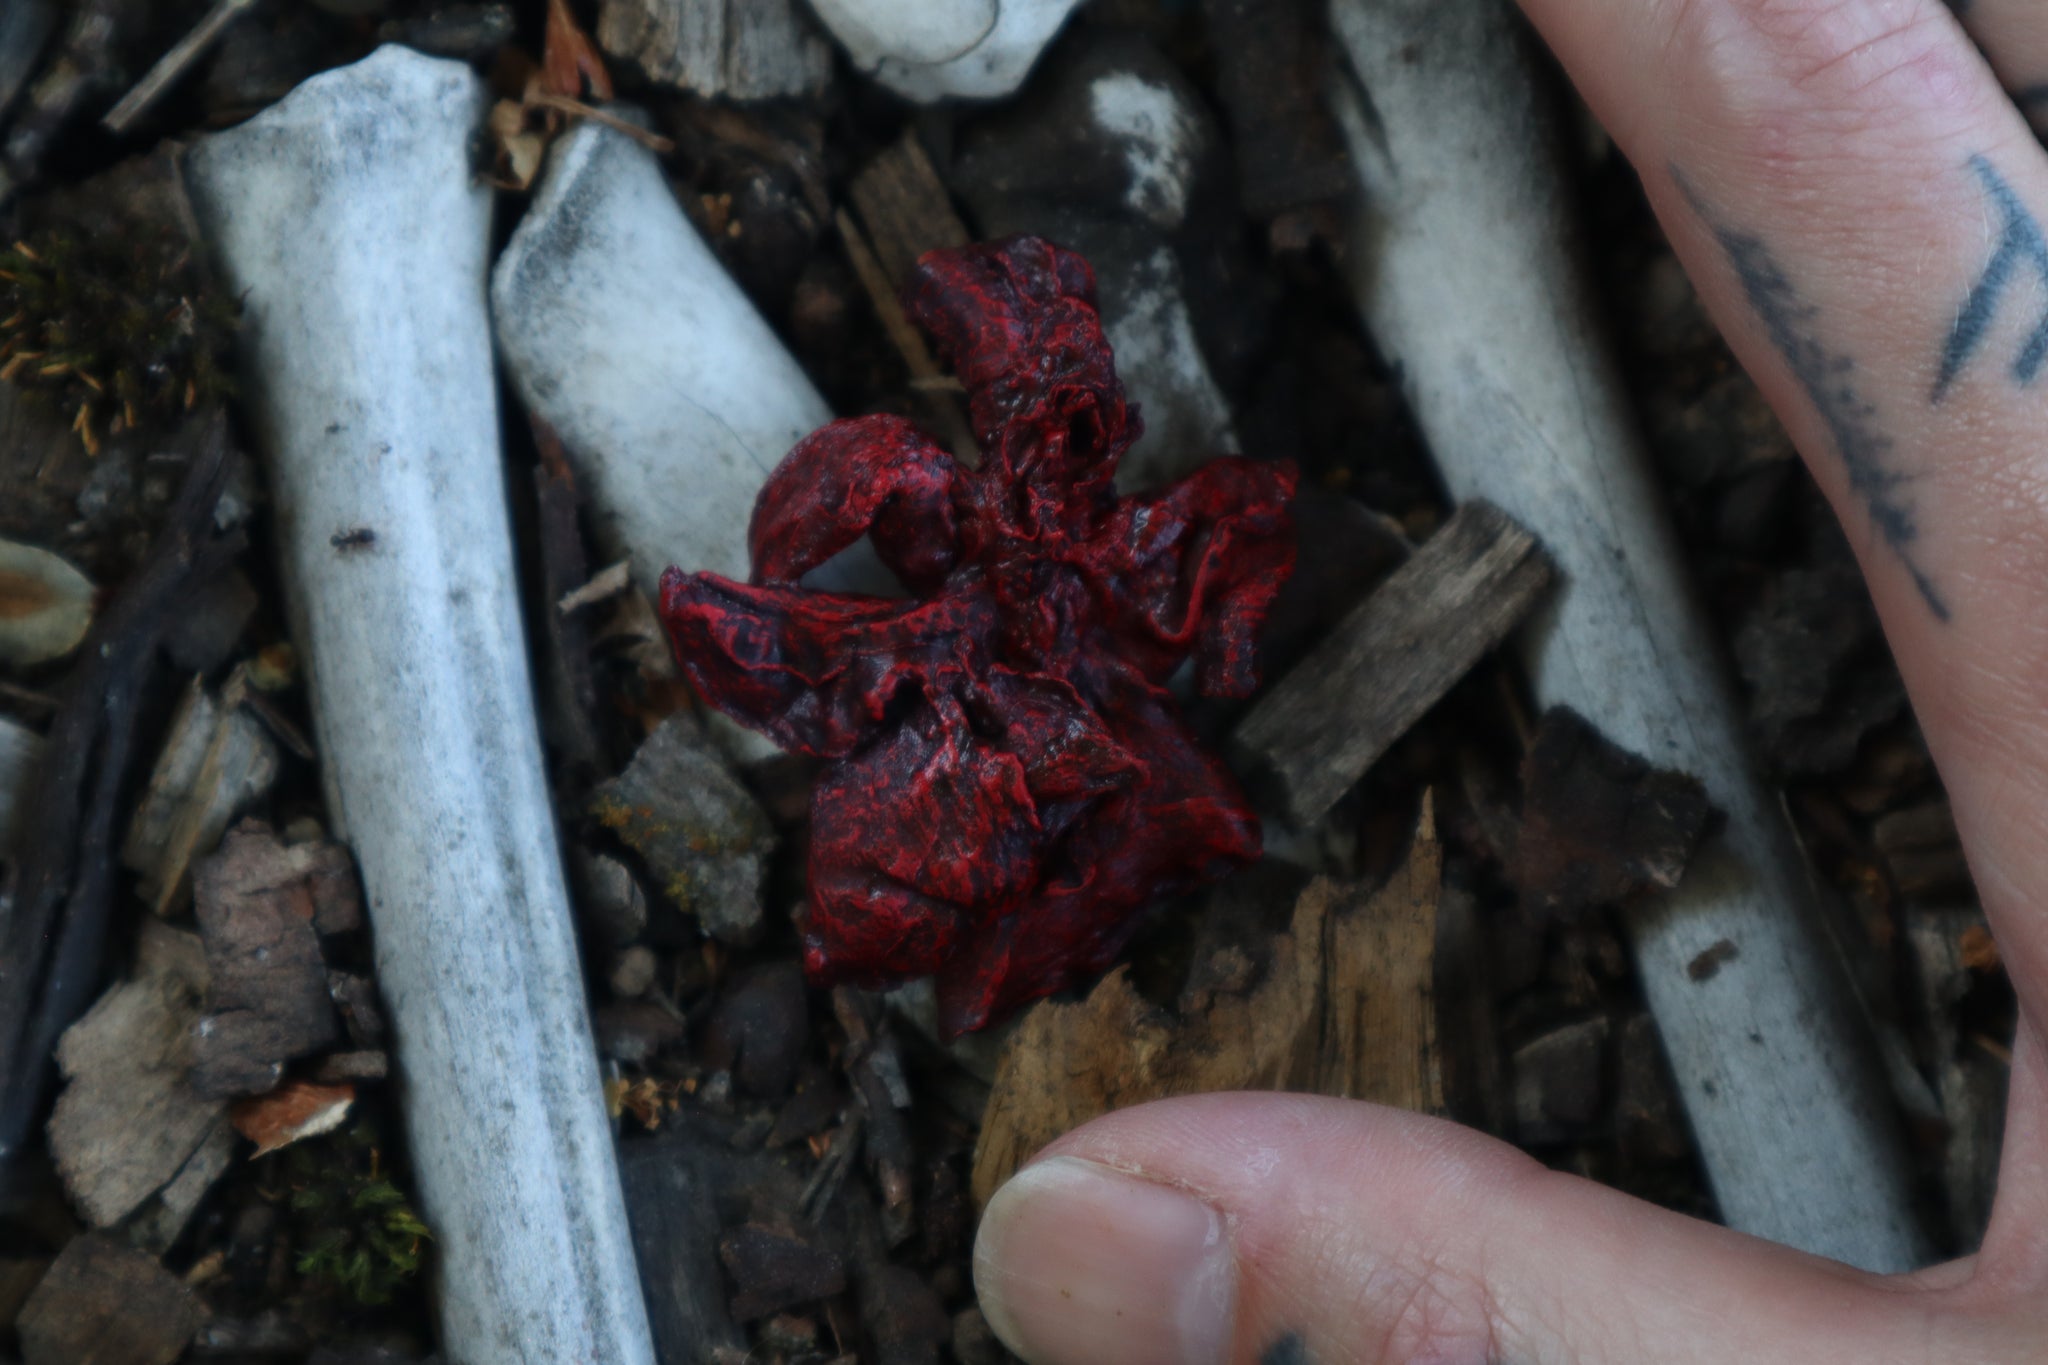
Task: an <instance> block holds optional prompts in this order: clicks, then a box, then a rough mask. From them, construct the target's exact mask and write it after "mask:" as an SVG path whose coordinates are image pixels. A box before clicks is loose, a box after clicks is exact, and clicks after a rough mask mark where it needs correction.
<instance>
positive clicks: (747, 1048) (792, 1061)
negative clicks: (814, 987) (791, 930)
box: [702, 960, 810, 1103]
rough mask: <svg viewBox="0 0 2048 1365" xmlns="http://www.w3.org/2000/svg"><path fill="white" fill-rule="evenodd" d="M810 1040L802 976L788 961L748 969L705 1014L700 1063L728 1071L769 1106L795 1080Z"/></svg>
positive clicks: (747, 1090)
mask: <svg viewBox="0 0 2048 1365" xmlns="http://www.w3.org/2000/svg"><path fill="white" fill-rule="evenodd" d="M809 1040H810V1016H809V1002H808V1001H807V1000H806V999H805V996H804V978H803V971H802V968H800V967H799V966H798V965H797V963H796V962H795V961H794V960H791V961H786V962H771V963H765V964H763V965H761V966H758V967H754V968H751V969H750V970H748V971H747V972H745V973H744V974H742V975H741V976H739V977H737V978H735V979H734V980H733V982H732V983H731V984H730V985H729V986H727V987H726V989H725V992H724V993H723V994H722V995H721V996H720V997H719V1000H718V1005H717V1007H716V1008H715V1009H714V1010H713V1011H712V1012H711V1022H710V1026H709V1028H708V1030H707V1032H706V1037H705V1040H704V1045H703V1049H702V1052H703V1056H704V1060H705V1063H706V1064H707V1065H709V1066H710V1067H712V1068H713V1069H714V1070H718V1071H730V1072H732V1073H733V1080H734V1081H736V1082H737V1083H738V1085H739V1088H740V1089H741V1090H742V1091H744V1092H745V1093H747V1094H749V1095H753V1096H756V1097H758V1098H760V1099H763V1100H766V1101H768V1102H770V1103H775V1102H778V1101H780V1100H781V1099H782V1098H783V1097H784V1096H785V1095H787V1094H788V1093H789V1088H790V1086H791V1084H793V1083H794V1082H795V1080H796V1069H797V1064H798V1063H799V1062H801V1061H802V1060H803V1055H804V1047H805V1044H806V1043H808V1042H809Z"/></svg>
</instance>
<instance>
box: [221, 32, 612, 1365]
mask: <svg viewBox="0 0 2048 1365" xmlns="http://www.w3.org/2000/svg"><path fill="white" fill-rule="evenodd" d="M486 101H487V96H486V92H485V89H484V85H483V82H482V81H480V80H479V79H478V78H477V77H476V76H475V75H474V74H473V73H472V72H471V71H470V70H469V69H468V68H467V67H465V66H462V65H460V64H458V63H455V62H448V61H439V60H435V59H432V58H428V57H423V56H420V55H418V54H415V53H412V52H409V51H407V50H405V49H403V48H397V47H386V48H383V49H380V50H379V51H378V52H376V53H375V54H373V55H372V56H370V57H369V58H367V59H365V60H363V61H361V62H358V63H357V64H355V65H353V66H349V67H344V68H341V69H339V70H336V71H331V72H328V73H325V74H323V75H320V76H316V77H314V78H313V79H311V80H309V81H307V82H306V83H305V84H304V85H301V86H300V87H299V88H298V89H297V90H295V91H294V92H293V93H292V94H291V95H290V96H288V97H287V98H286V99H285V100H283V101H282V102H281V103H279V104H277V105H275V106H273V107H272V108H270V109H269V110H267V111H266V112H265V113H263V114H261V115H259V116H258V117H257V118H255V119H253V120H251V121H250V122H248V123H245V124H243V125H241V126H240V127H238V128H235V129H233V130H231V131H229V132H224V133H219V134H215V135H213V136H211V137H208V138H206V139H204V140H202V141H201V142H200V143H199V144H198V145H197V146H195V147H194V148H193V149H192V150H191V152H190V153H189V154H188V160H187V168H186V173H187V181H188V184H189V185H190V188H191V190H192V193H193V199H194V203H195V208H196V209H197V211H198V214H199V218H200V222H201V224H202V226H203V228H204V230H205V232H206V235H207V237H208V239H209V241H210V245H211V246H212V248H213V249H214V251H215V252H216V253H217V255H218V257H219V260H220V263H221V266H222V268H223V271H224V272H225V275H226V277H227V280H228V282H229V285H230V287H231V288H232V289H233V291H234V292H235V293H236V294H238V295H240V296H241V297H242V299H243V308H244V338H243V339H244V345H245V359H246V362H247V375H248V388H249V394H250V397H251V399H252V413H253V416H254V418H255V425H256V429H257V431H258V433H259V435H260V437H261V440H262V443H263V445H264V447H265V453H266V455H267V456H268V459H269V475H270V485H271V490H272V493H273V496H274V499H275V509H276V516H277V536H278V542H279V546H280V549H281V552H282V557H283V560H284V570H285V585H286V590H287V593H288V596H289V601H290V605H291V610H292V618H293V630H294V635H295V638H296V640H297V642H298V645H299V647H300V649H301V650H303V651H304V653H305V655H306V657H307V661H308V676H309V680H310V686H311V692H312V703H313V714H314V720H315V724H316V727H317V730H318V737H319V741H320V752H321V763H322V777H323V779H324V781H325V785H326V792H327V801H328V807H329V813H330V815H331V816H332V818H333V822H334V824H335V825H336V827H337V829H338V831H339V832H340V834H341V836H342V837H345V838H346V839H347V840H348V842H349V843H350V844H352V845H353V847H354V850H355V853H356V857H357V859H358V861H359V863H360V865H361V868H362V875H363V884H364V889H365V891H366V893H367V899H368V903H369V906H370V913H371V918H372V921H373V924H374V928H375V931H376V948H377V969H378V980H379V983H380V985H381V987H382V989H383V992H384V996H385V998H386V1000H387V1002H388V1003H389V1006H390V1011H391V1015H392V1018H393V1024H394V1027H395V1030H396V1033H397V1041H398V1060H399V1063H400V1068H401V1071H402V1074H403V1076H404V1078H405V1085H406V1089H405V1094H404V1099H405V1116H406V1124H407V1130H408V1134H409V1137H410V1140H411V1150H412V1156H413V1162H414V1166H415V1169H416V1171H417V1174H418V1179H419V1188H420V1199H421V1205H422V1208H423V1211H424V1212H425V1214H426V1216H427V1219H428V1221H429V1223H430V1224H431V1225H432V1226H433V1229H434V1232H435V1248H436V1257H437V1260H438V1263H439V1268H440V1284H439V1297H440V1302H439V1311H440V1319H441V1327H442V1336H443V1342H442V1350H443V1353H444V1355H445V1356H446V1357H447V1358H448V1359H449V1360H450V1361H451V1362H454V1363H455V1365H500V1362H534V1365H540V1362H556V1361H565V1360H593V1361H597V1360H601V1361H605V1362H607V1363H608V1365H610V1363H612V1362H619V1363H621V1365H651V1362H652V1359H653V1353H652V1348H651V1346H650V1344H649V1341H648V1333H647V1319H646V1311H645V1307H644V1304H643V1301H642V1298H641V1293H640V1286H639V1282H638V1279H637V1277H636V1275H635V1273H634V1263H633V1251H632V1245H631V1241H630V1239H629V1237H628V1233H627V1227H626V1219H625V1210H624V1206H623V1201H622V1199H621V1196H620V1192H619V1183H618V1173H617V1170H616V1168H615V1163H614V1160H613V1155H612V1141H611V1135H610V1132H609V1128H608V1125H607V1122H606V1118H605V1113H604V1106H603V1099H602V1094H601V1090H600V1083H599V1075H598V1066H597V1058H596V1053H595V1049H594V1047H593V1045H592V1041H591V1032H590V1023H589V1019H588V1017H587V1014H586V1008H585V1003H584V986H583V979H582V975H581V972H580V971H579V969H578V965H577V950H576V941H575V937H574V932H573V929H572V926H571V921H570V914H569V904H568V898H567V894H566V892H565V890H564V887H563V875H562V867H561V860H560V853H559V848H558V845H557V842H556V833H555V825H554V816H553V810H552V806H551V804H550V798H549V792H548V785H547V781H546V773H545V771H544V769H543V766H542V757H541V747H540V735H539V731H538V727H537V724H536V721H535V717H534V709H533V698H532V695H531V684H530V682H529V678H528V667H527V658H526V648H525V642H524V639H523V634H522V628H521V622H520V608H519V601H518V596H517V588H516V576H515V572H514V565H513V548H512V534H511V527H510V518H509V514H508V510H507V506H506V492H505V489H506V482H505V472H504V468H503V460H502V455H501V451H500V446H499V439H498V411H497V391H496V387H495V384H494V381H493V374H492V365H491V335H490V323H489V317H488V312H487V307H486V301H485V274H486V270H487V265H488V255H489V244H490V215H491V202H490V194H489V191H488V190H487V189H485V188H484V187H483V186H482V184H481V182H480V181H479V180H478V178H477V176H476V174H475V171H474V168H473V166H472V164H471V153H470V148H471V141H472V139H473V137H474V136H475V135H476V133H477V132H478V131H479V129H480V128H481V126H482V123H483V117H484V110H485V106H486Z"/></svg>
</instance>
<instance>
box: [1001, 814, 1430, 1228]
mask: <svg viewBox="0 0 2048 1365" xmlns="http://www.w3.org/2000/svg"><path fill="white" fill-rule="evenodd" d="M1442 871H1443V858H1442V852H1441V850H1440V849H1439V848H1438V846H1437V842H1436V827H1435V819H1434V817H1433V815H1432V814H1431V813H1430V808H1429V806H1428V805H1427V804H1425V806H1424V811H1423V817H1422V822H1421V826H1420V828H1418V830H1417V831H1416V834H1415V841H1414V844H1413V846H1412V847H1411V848H1410V849H1409V852H1408V857H1407V859H1406V860H1405V861H1404V863H1403V865H1402V867H1401V868H1400V870H1398V871H1397V872H1395V874H1394V875H1393V877H1392V878H1391V879H1389V880H1388V882H1387V884H1386V885H1385V886H1383V887H1381V888H1380V889H1379V890H1378V891H1376V892H1373V893H1370V894H1368V893H1367V892H1366V891H1365V890H1364V889H1363V888H1361V887H1358V886H1355V885H1340V884H1338V883H1334V882H1331V881H1329V880H1327V879H1319V880H1317V881H1315V882H1313V883H1312V884H1311V885H1310V886H1309V888H1308V889H1307V890H1306V891H1304V892H1303V893H1302V895H1301V898H1300V900H1299V901H1298V902H1297V903H1296V905H1295V909H1294V917H1293V923H1292V927H1291V928H1290V930H1289V931H1288V932H1287V933H1285V934H1282V935H1280V936H1279V937H1277V938H1276V939H1275V940H1274V941H1273V943H1272V946H1271V952H1270V955H1269V957H1268V961H1267V965H1266V970H1265V974H1264V976H1263V978H1262V979H1260V980H1259V981H1257V982H1256V983H1255V984H1251V985H1250V986H1249V988H1248V989H1245V990H1243V991H1241V992H1238V993H1231V992H1228V991H1225V990H1222V989H1219V988H1217V987H1216V986H1215V985H1213V984H1212V985H1210V986H1209V988H1208V991H1207V995H1206V1007H1205V1008H1203V1009H1202V1010H1201V1011H1200V1012H1199V1013H1197V1014H1193V1015H1187V1016H1182V1017H1179V1018H1176V1017H1174V1016H1172V1015H1170V1014H1168V1013H1167V1012H1166V1011H1164V1010H1161V1009H1159V1008H1157V1007H1155V1006H1153V1005H1151V1004H1149V1003H1148V1002H1146V1001H1145V1000H1144V999H1142V998H1141V997H1140V996H1139V995H1138V993H1137V991H1136V990H1134V989H1133V988H1132V986H1131V983H1130V977H1129V973H1128V969H1126V968H1121V967H1120V968H1118V969H1117V970H1116V971H1114V972H1112V973H1111V974H1110V975H1109V976H1107V977H1105V978H1103V980H1102V982H1101V983H1100V984H1099V985H1098V986H1096V988H1095V989H1094V990H1093V991H1092V992H1091V993H1090V994H1089V996H1088V998H1087V999H1086V1000H1083V1001H1080V1002H1078V1003H1074V1004H1063V1003H1056V1002H1051V1001H1047V1002H1043V1003H1041V1004H1039V1005H1036V1006H1034V1007H1033V1008H1032V1010H1031V1011H1030V1012H1029V1013H1028V1014H1026V1015H1025V1016H1024V1018H1023V1021H1022V1022H1021V1023H1020V1024H1019V1026H1018V1028H1017V1031H1016V1032H1015V1034H1013V1035H1012V1037H1011V1039H1010V1042H1009V1045H1008V1046H1007V1047H1006V1048H1005V1049H1004V1052H1003V1059H1002V1062H1001V1063H1000V1064H999V1065H998V1067H997V1069H996V1077H995V1085H994V1088H993V1091H992V1093H991V1094H990V1096H989V1103H988V1110H987V1113H986V1114H985V1115H984V1117H983V1120H982V1129H981V1139H980V1142H979V1144H978V1145H977V1147H976V1148H975V1154H974V1197H975V1200H976V1202H977V1203H979V1204H986V1203H987V1202H988V1199H989V1196H990V1195H992V1194H994V1193H995V1190H996V1187H997V1186H999V1185H1001V1184H1002V1182H1003V1181H1005V1180H1007V1179H1008V1178H1009V1177H1010V1175H1011V1173H1012V1172H1014V1171H1015V1170H1016V1169H1017V1168H1018V1167H1019V1166H1021V1165H1022V1164H1023V1163H1024V1162H1025V1161H1026V1160H1028V1159H1029V1158H1030V1157H1031V1155H1032V1154H1033V1153H1035V1152H1037V1151H1038V1150H1039V1149H1040V1148H1042V1147H1044V1146H1045V1145H1046V1144H1047V1143H1049V1142H1051V1141H1052V1140H1053V1139H1054V1138H1057V1137H1059V1136H1060V1135H1061V1134H1063V1133H1066V1132H1068V1131H1069V1130H1071V1129H1073V1128H1077V1127H1079V1126H1080V1125H1081V1124H1083V1123H1086V1122H1087V1121H1088V1120H1090V1119H1093V1118H1096V1117H1097V1116H1099V1115H1102V1114H1106V1113H1109V1112H1110V1111H1111V1110H1115V1109H1123V1108H1126V1107H1128V1106H1130V1105H1134V1104H1143V1103H1145V1102H1146V1101H1148V1100H1156V1099H1164V1098H1166V1097H1168V1096H1172V1095H1193V1094H1203V1093H1207V1092H1210V1091H1219V1090H1304V1091H1310V1092H1313V1093H1317V1094H1324V1095H1337V1096H1343V1097H1346V1098H1350V1099H1362V1100H1371V1101H1374V1102H1376V1103H1381V1104H1393V1105H1399V1106H1401V1107H1403V1108H1409V1109H1417V1110H1421V1111H1423V1112H1427V1113H1435V1112H1441V1110H1442V1107H1443V1084H1442V1078H1441V1074H1440V1072H1441V1066H1440V1059H1439V1057H1438V1053H1437V1045H1436V1004H1435V988H1434V981H1433V974H1434V973H1433V964H1434V949H1435V931H1436V914H1437V900H1438V894H1439V890H1440V887H1441V884H1442Z"/></svg>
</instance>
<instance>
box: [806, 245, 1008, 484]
mask: <svg viewBox="0 0 2048 1365" xmlns="http://www.w3.org/2000/svg"><path fill="white" fill-rule="evenodd" d="M833 221H834V222H836V223H837V224H838V225H839V238H840V240H841V241H842V242H844V243H845V244H846V259H847V260H848V261H850V262H852V264H853V273H854V274H856V275H858V276H860V284H861V288H862V289H865V290H866V291H867V295H868V301H869V302H870V303H872V304H873V305H874V309H875V316H876V317H877V318H878V319H879V320H880V321H881V324H882V330H883V331H884V332H887V333H888V334H889V341H890V343H891V344H892V345H894V346H895V347H896V351H897V353H898V354H899V355H901V356H902V357H903V364H904V366H905V367H906V368H908V369H909V371H910V380H911V384H912V386H913V387H914V388H916V389H917V391H918V400H919V404H920V406H922V407H923V408H924V410H925V420H926V421H927V422H929V423H930V424H931V425H932V427H933V429H934V430H935V431H936V432H937V433H938V434H939V435H940V436H941V437H942V438H943V439H944V440H945V442H946V447H947V449H949V450H951V451H952V452H953V458H954V459H956V460H958V461H960V463H962V464H964V465H966V466H968V467H969V468H970V469H971V468H973V467H974V466H976V465H978V464H980V463H981V451H980V447H979V446H977V445H976V444H975V441H974V434H973V432H972V430H971V429H970V428H969V427H968V425H967V417H966V414H965V413H963V412H962V411H961V410H960V403H959V400H958V398H957V397H956V396H955V395H953V394H951V393H948V392H946V391H945V389H944V387H943V386H942V381H943V379H944V377H945V373H944V371H942V370H941V369H940V368H939V362H938V361H936V360H934V359H933V358H932V352H931V348H930V347H929V346H927V345H926V344H925V339H924V334H923V333H922V332H920V331H918V330H917V328H916V327H915V326H914V325H912V323H911V321H910V318H909V316H908V315H907V314H906V313H905V312H904V311H903V302H902V299H901V297H900V296H899V295H898V293H897V287H898V285H899V284H900V283H901V277H898V278H897V279H895V280H892V279H891V278H890V277H889V274H888V273H887V272H886V271H885V270H884V269H883V268H882V263H881V261H880V260H879V259H877V257H876V255H875V252H874V249H873V248H872V247H871V246H869V244H868V241H867V238H866V237H864V236H863V235H862V234H861V230H860V228H859V227H857V226H855V224H854V221H853V219H852V218H851V217H850V216H848V214H847V212H846V210H845V209H841V210H839V212H838V214H837V215H835V217H834V219H833Z"/></svg>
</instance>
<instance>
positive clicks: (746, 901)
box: [590, 715, 775, 943]
mask: <svg viewBox="0 0 2048 1365" xmlns="http://www.w3.org/2000/svg"><path fill="white" fill-rule="evenodd" d="M590 809H591V813H592V815H593V816H595V817H596V819H597V821H598V823H600V824H602V825H604V826H605V827H606V828H608V829H610V830H612V831H614V832H615V833H616V834H617V835H618V836H619V837H620V838H621V839H623V840H625V842H626V843H627V844H628V845H630V846H631V847H632V848H633V850H634V851H635V852H637V853H638V854H639V855H640V856H641V857H642V858H644V859H645V860H646V862H647V866H648V870H649V871H651V872H652V873H653V874H654V876H655V878H656V879H657V880H658V881H659V882H660V884H661V887H662V890H663V891H664V892H666V893H667V895H668V898H669V899H670V900H671V901H673V902H674V903H675V905H676V907H677V908H678V909H680V910H682V911H683V912H684V913H686V914H690V915H695V916H696V917H697V921H698V923H699V924H701V925H702V926H703V927H704V931H705V932H706V933H708V934H711V935H712V936H713V937H715V938H719V939H722V940H724V941H726V942H729V943H743V942H746V941H747V940H749V939H751V938H752V937H753V936H754V934H755V933H756V932H757V931H758V930H759V929H760V927H761V877H762V873H763V871H764V868H765V864H766V860H767V857H768V855H769V854H770V853H771V852H773V851H774V848H775V834H774V831H773V830H772V829H771V828H770V827H769V824H768V817H767V815H766V813H765V812H763V811H762V809H761V808H760V806H759V805H757V804H756V803H755V801H754V798H753V797H752V796H750V795H749V794H748V792H747V789H746V788H745V787H743V786H741V785H740V782H739V779H738V778H736V777H734V776H733V775H732V771H731V769H730V768H728V767H727V766H726V763H725V759H724V758H723V757H722V756H721V755H720V754H719V752H718V750H717V748H716V747H715V746H714V745H713V744H712V743H711V741H710V740H709V739H708V738H706V737H705V735H704V734H703V733H702V731H700V730H699V729H698V727H697V723H696V721H695V720H693V719H692V718H691V717H689V716H688V715H677V716H672V717H670V718H669V719H668V720H665V721H663V722H662V723H661V725H660V726H659V727H658V728H657V729H656V730H655V731H654V733H653V734H651V735H649V736H648V737H647V739H646V741H645V742H644V743H643V744H641V746H640V750H639V752H638V753H636V754H634V755H633V761H632V762H631V763H630V764H628V765H627V767H626V771H625V772H623V773H621V774H620V775H619V776H617V777H615V778H613V779H612V780H611V781H609V782H606V783H604V784H603V785H602V786H600V787H599V788H598V789H597V791H596V793H595V794H594V795H593V796H592V798H591V803H590Z"/></svg>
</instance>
